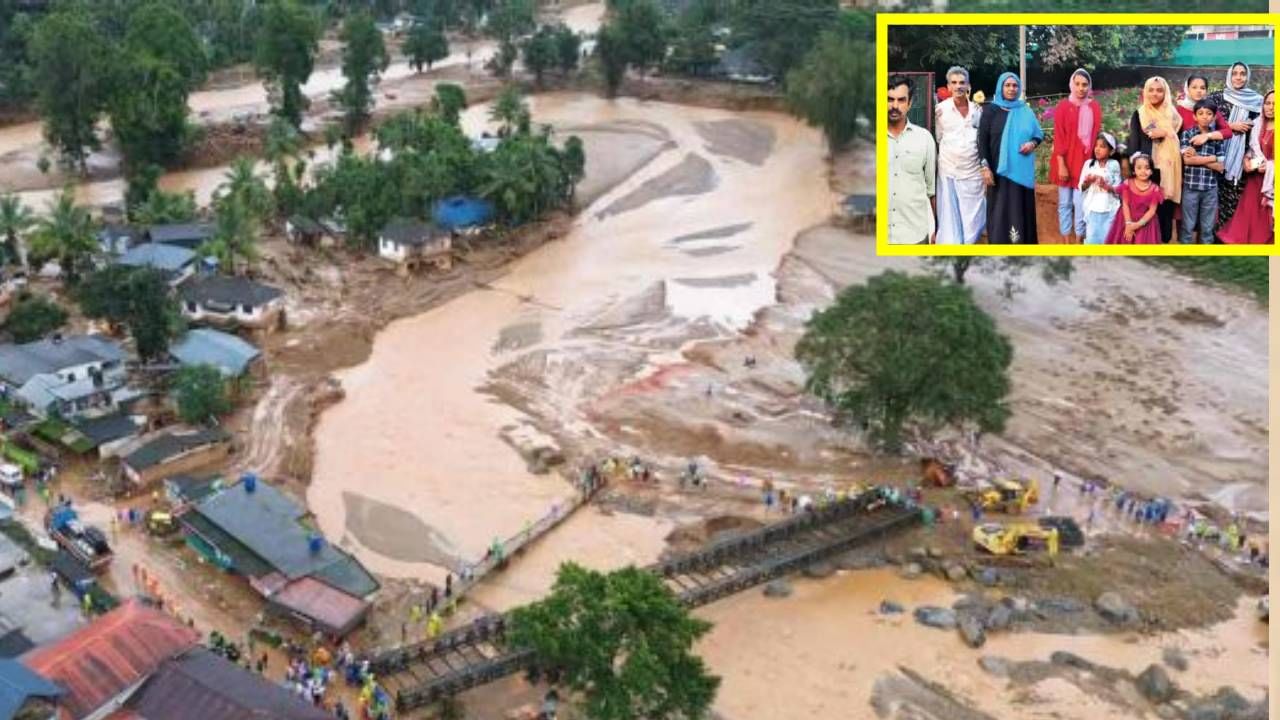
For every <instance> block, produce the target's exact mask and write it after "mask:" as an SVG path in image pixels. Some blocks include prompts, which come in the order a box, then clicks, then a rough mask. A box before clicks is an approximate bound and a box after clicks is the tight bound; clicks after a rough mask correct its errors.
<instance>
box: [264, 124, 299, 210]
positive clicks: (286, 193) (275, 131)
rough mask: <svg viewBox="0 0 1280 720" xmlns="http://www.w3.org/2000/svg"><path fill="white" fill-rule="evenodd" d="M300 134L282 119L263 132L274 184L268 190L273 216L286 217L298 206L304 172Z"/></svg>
mask: <svg viewBox="0 0 1280 720" xmlns="http://www.w3.org/2000/svg"><path fill="white" fill-rule="evenodd" d="M302 147H303V142H302V134H301V133H299V132H298V131H297V130H296V129H294V127H293V126H292V125H290V124H289V123H288V122H287V121H285V120H284V119H282V118H275V119H274V120H272V121H271V125H270V126H269V127H268V128H267V142H266V147H265V148H264V149H265V155H266V158H267V161H268V162H270V163H271V167H272V172H273V176H274V179H275V183H274V184H273V185H272V187H271V195H272V199H273V201H274V209H275V212H276V213H277V214H279V215H282V216H288V215H291V214H293V213H295V212H297V211H298V209H299V208H300V207H301V205H302V200H303V191H302V181H303V178H304V177H305V174H306V170H307V162H306V160H304V159H302V158H300V157H298V154H299V153H300V152H301V151H302Z"/></svg>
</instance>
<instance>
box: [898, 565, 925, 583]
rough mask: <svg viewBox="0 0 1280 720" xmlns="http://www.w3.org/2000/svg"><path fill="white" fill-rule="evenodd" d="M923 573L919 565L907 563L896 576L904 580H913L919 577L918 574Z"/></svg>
mask: <svg viewBox="0 0 1280 720" xmlns="http://www.w3.org/2000/svg"><path fill="white" fill-rule="evenodd" d="M923 572H924V568H922V567H920V563H918V562H909V563H907V564H906V565H903V566H902V569H901V570H899V571H898V574H899V575H901V576H902V577H903V579H905V580H915V579H916V578H918V577H920V574H921V573H923Z"/></svg>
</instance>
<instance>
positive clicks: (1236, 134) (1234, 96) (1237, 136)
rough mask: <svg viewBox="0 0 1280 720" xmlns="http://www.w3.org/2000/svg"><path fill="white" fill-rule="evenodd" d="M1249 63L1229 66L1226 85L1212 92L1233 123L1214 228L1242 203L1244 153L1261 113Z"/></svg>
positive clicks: (1225, 220) (1219, 190)
mask: <svg viewBox="0 0 1280 720" xmlns="http://www.w3.org/2000/svg"><path fill="white" fill-rule="evenodd" d="M1251 74H1252V73H1251V72H1250V70H1249V66H1248V65H1246V64H1244V63H1242V62H1238V63H1234V64H1232V66H1231V68H1230V69H1229V70H1227V86H1226V88H1224V89H1222V90H1219V91H1217V92H1213V93H1210V94H1209V99H1210V100H1212V101H1213V103H1214V104H1215V105H1217V106H1218V111H1219V112H1221V113H1222V114H1223V115H1225V116H1226V118H1227V124H1228V125H1230V126H1231V133H1232V134H1231V139H1230V140H1227V141H1226V146H1227V147H1226V150H1225V152H1226V156H1227V159H1226V162H1224V163H1223V165H1224V166H1225V167H1226V170H1225V171H1224V172H1223V173H1222V174H1221V175H1219V176H1218V222H1217V224H1215V225H1214V227H1213V229H1214V231H1215V232H1217V231H1218V230H1221V229H1222V226H1223V225H1225V224H1227V221H1228V220H1230V219H1231V216H1232V215H1234V214H1235V212H1236V205H1238V204H1239V203H1240V188H1241V187H1242V186H1243V185H1244V180H1243V178H1244V156H1245V151H1246V150H1248V149H1249V131H1250V130H1251V129H1253V123H1254V121H1256V120H1257V118H1258V116H1259V115H1261V114H1262V96H1261V95H1259V94H1258V91H1257V90H1254V89H1253V88H1250V87H1249V76H1250V75H1251Z"/></svg>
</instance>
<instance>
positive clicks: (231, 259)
mask: <svg viewBox="0 0 1280 720" xmlns="http://www.w3.org/2000/svg"><path fill="white" fill-rule="evenodd" d="M260 230H261V225H260V223H259V221H258V218H257V217H256V216H255V215H254V214H253V212H252V211H251V210H249V209H248V208H247V207H245V206H244V204H243V203H241V202H240V201H239V200H238V199H236V196H234V195H228V196H227V197H225V198H223V199H222V201H221V202H219V203H218V214H217V217H216V219H215V221H214V229H213V239H212V240H209V241H208V242H206V243H204V244H203V245H201V246H200V253H201V254H202V255H205V256H209V255H212V256H213V257H216V258H217V259H218V263H219V264H220V265H221V266H222V267H224V268H226V269H227V271H229V272H230V273H231V274H232V275H234V274H235V272H236V260H238V259H243V260H244V261H245V262H246V263H251V262H253V261H254V260H256V259H257V257H258V250H257V242H258V232H259V231H260Z"/></svg>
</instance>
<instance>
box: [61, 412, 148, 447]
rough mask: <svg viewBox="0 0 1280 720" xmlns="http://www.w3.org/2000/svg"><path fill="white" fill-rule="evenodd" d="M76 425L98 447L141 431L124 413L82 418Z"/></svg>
mask: <svg viewBox="0 0 1280 720" xmlns="http://www.w3.org/2000/svg"><path fill="white" fill-rule="evenodd" d="M74 424H75V426H76V429H77V430H79V431H80V432H82V433H84V436H85V437H87V438H89V439H90V440H92V441H93V442H94V443H96V444H98V445H101V444H103V443H109V442H112V441H115V440H119V439H120V438H124V437H128V436H130V435H133V434H135V433H137V432H138V430H139V429H140V428H139V426H138V424H137V423H136V422H134V420H133V418H132V417H130V416H128V415H125V414H123V413H113V414H111V415H103V416H102V417H97V418H80V419H78V420H76V421H75V423H74Z"/></svg>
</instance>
